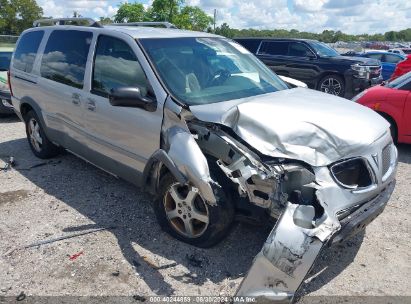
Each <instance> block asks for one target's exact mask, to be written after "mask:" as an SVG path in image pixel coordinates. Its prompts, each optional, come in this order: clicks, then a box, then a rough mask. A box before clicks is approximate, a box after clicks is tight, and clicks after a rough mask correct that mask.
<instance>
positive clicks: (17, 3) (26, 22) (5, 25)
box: [0, 0, 43, 35]
mask: <svg viewBox="0 0 411 304" xmlns="http://www.w3.org/2000/svg"><path fill="white" fill-rule="evenodd" d="M42 15H43V9H42V8H41V7H40V6H38V5H37V2H36V1H35V0H0V33H2V34H6V35H19V34H20V33H21V32H22V31H24V30H25V29H27V28H30V27H32V26H33V21H35V20H36V19H40V18H41V16H42Z"/></svg>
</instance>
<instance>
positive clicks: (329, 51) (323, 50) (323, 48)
mask: <svg viewBox="0 0 411 304" xmlns="http://www.w3.org/2000/svg"><path fill="white" fill-rule="evenodd" d="M309 44H310V46H311V47H312V48H313V49H314V51H315V53H316V54H317V55H318V56H320V57H337V56H340V54H339V53H338V52H337V51H336V50H334V49H333V48H332V47H330V46H328V45H327V44H325V43H323V42H319V41H310V42H309Z"/></svg>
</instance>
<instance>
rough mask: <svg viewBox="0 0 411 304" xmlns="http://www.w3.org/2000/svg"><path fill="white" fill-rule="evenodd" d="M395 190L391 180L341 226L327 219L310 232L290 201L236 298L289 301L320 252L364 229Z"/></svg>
mask: <svg viewBox="0 0 411 304" xmlns="http://www.w3.org/2000/svg"><path fill="white" fill-rule="evenodd" d="M394 187H395V180H392V181H391V182H390V183H389V184H388V185H387V186H386V187H385V189H384V190H383V191H382V192H380V193H379V194H378V195H377V196H376V197H374V198H373V199H371V200H370V201H368V202H365V203H363V204H361V205H360V206H358V207H357V208H356V209H355V211H353V212H351V213H347V215H346V216H345V217H344V218H343V219H341V220H340V221H339V224H340V225H335V223H333V220H331V219H329V218H328V219H326V220H325V221H324V222H323V223H322V224H321V225H318V226H317V227H315V228H313V229H307V228H303V227H301V226H299V225H298V224H297V223H298V218H300V216H301V213H299V212H298V208H299V206H301V205H296V204H292V203H290V202H289V203H288V204H287V207H286V209H285V211H284V213H283V214H282V216H281V217H280V218H279V220H278V221H277V223H276V225H275V227H274V228H273V230H272V231H271V233H270V235H269V236H268V238H267V241H266V242H265V244H264V246H263V248H262V250H261V252H260V253H259V254H258V255H257V256H256V257H255V259H254V262H253V265H252V266H251V268H250V270H249V272H248V274H247V275H246V277H245V278H244V280H243V281H242V283H241V285H240V287H239V289H238V291H237V294H236V295H237V296H249V297H250V296H251V297H256V299H257V302H258V303H265V302H269V301H276V302H283V303H288V302H291V301H292V299H293V297H294V295H295V293H296V291H297V289H298V288H299V287H300V285H301V283H302V282H303V280H304V278H305V277H306V275H307V274H308V272H309V271H310V269H311V267H312V266H313V264H314V262H315V260H316V258H317V257H318V255H319V253H320V252H321V249H322V248H323V247H324V246H325V245H326V244H330V245H332V244H336V243H340V242H342V241H344V240H346V239H347V238H349V237H351V236H353V235H355V234H356V233H358V232H359V231H361V230H363V229H364V228H365V227H366V226H367V225H368V224H369V223H371V221H373V220H374V219H375V218H376V217H377V216H378V215H379V214H381V212H382V211H383V210H384V208H385V206H386V205H387V203H388V200H389V198H390V196H391V194H392V192H393V191H394Z"/></svg>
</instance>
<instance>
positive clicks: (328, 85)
mask: <svg viewBox="0 0 411 304" xmlns="http://www.w3.org/2000/svg"><path fill="white" fill-rule="evenodd" d="M341 88H342V86H341V83H340V82H339V81H338V80H337V79H335V78H333V77H330V78H327V79H325V80H324V81H323V82H322V83H321V86H320V90H321V91H322V92H324V93H328V94H332V95H337V96H339V95H340V93H341Z"/></svg>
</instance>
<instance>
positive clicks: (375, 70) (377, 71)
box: [368, 66, 381, 78]
mask: <svg viewBox="0 0 411 304" xmlns="http://www.w3.org/2000/svg"><path fill="white" fill-rule="evenodd" d="M368 70H369V75H370V76H369V77H370V78H376V77H379V76H380V75H381V66H369V67H368Z"/></svg>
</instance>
